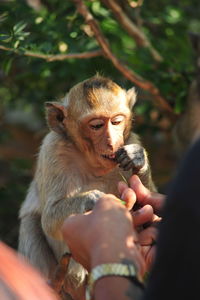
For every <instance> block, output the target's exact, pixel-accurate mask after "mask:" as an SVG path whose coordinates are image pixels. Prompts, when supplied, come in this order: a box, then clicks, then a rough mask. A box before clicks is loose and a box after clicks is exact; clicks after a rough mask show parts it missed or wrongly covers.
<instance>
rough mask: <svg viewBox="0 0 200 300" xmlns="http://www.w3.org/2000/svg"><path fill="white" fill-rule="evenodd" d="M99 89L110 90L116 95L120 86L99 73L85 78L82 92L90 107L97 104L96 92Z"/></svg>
mask: <svg viewBox="0 0 200 300" xmlns="http://www.w3.org/2000/svg"><path fill="white" fill-rule="evenodd" d="M100 89H104V90H107V91H108V92H109V91H110V92H112V93H114V94H116V95H117V94H118V92H119V90H120V89H121V88H120V87H119V86H118V85H117V84H116V83H115V82H113V81H112V80H111V79H110V78H107V77H103V76H101V75H99V74H96V75H95V76H93V77H91V78H89V79H87V80H85V81H84V82H83V93H84V96H85V97H86V99H87V102H88V104H89V106H90V107H94V106H96V105H97V104H98V101H97V97H96V92H97V91H99V90H100Z"/></svg>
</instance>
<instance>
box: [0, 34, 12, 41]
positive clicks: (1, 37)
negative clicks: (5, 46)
mask: <svg viewBox="0 0 200 300" xmlns="http://www.w3.org/2000/svg"><path fill="white" fill-rule="evenodd" d="M11 40H12V37H11V36H10V35H8V34H4V33H2V34H0V41H2V42H4V43H9V42H10V41H11Z"/></svg>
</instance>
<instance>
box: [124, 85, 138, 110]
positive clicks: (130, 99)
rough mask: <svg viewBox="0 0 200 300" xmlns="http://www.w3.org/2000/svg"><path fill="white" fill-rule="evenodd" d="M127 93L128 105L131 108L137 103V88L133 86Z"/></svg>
mask: <svg viewBox="0 0 200 300" xmlns="http://www.w3.org/2000/svg"><path fill="white" fill-rule="evenodd" d="M126 95H127V100H128V105H129V108H130V109H132V107H133V106H134V105H135V102H136V98H137V97H136V96H137V94H136V91H135V88H134V87H132V88H131V89H129V90H128V91H126Z"/></svg>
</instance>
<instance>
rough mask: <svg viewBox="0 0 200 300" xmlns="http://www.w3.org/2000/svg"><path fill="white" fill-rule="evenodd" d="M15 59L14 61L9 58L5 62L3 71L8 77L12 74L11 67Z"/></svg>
mask: <svg viewBox="0 0 200 300" xmlns="http://www.w3.org/2000/svg"><path fill="white" fill-rule="evenodd" d="M13 59H14V58H13V57H12V58H9V59H6V60H4V62H3V66H2V68H3V71H4V73H5V74H6V75H8V73H9V72H10V69H11V67H12V62H13Z"/></svg>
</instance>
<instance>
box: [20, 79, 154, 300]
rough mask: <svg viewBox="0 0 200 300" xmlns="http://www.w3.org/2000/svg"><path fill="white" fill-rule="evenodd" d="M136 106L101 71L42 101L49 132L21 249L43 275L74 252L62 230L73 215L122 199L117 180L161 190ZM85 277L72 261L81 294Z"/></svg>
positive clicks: (23, 220) (72, 277)
mask: <svg viewBox="0 0 200 300" xmlns="http://www.w3.org/2000/svg"><path fill="white" fill-rule="evenodd" d="M135 102H136V92H135V88H131V89H129V90H127V91H126V90H125V89H123V88H121V87H120V86H119V85H118V84H116V83H115V82H113V81H112V80H111V79H109V78H106V77H103V76H100V75H98V74H97V75H95V76H93V77H91V78H89V79H86V80H84V81H83V82H80V83H78V84H76V85H75V86H74V87H72V88H71V89H70V90H69V92H68V94H67V95H66V97H64V99H63V100H61V101H58V102H46V103H45V107H46V119H47V123H48V126H49V129H50V131H49V133H48V134H47V135H46V136H45V137H44V140H43V142H42V145H41V147H40V151H39V154H38V158H37V165H36V171H35V175H34V178H33V181H32V182H31V184H30V187H29V190H28V193H27V196H26V198H25V201H24V202H23V204H22V206H21V209H20V213H19V218H20V230H19V252H20V253H22V254H23V255H24V256H25V257H27V259H28V260H29V261H30V262H31V263H32V264H33V265H34V266H35V267H36V268H37V269H39V270H40V271H41V272H42V273H43V275H44V276H45V277H46V278H51V277H52V276H53V273H54V271H55V268H56V265H57V263H58V261H59V260H60V258H61V257H62V255H63V254H64V253H66V252H69V249H68V247H67V245H66V244H65V242H64V241H63V237H62V233H61V226H62V224H63V222H64V220H65V219H66V218H67V217H68V216H70V215H71V214H81V213H84V212H87V211H89V210H91V209H92V208H93V206H94V204H95V202H96V201H98V199H99V198H100V197H102V196H103V195H104V194H105V193H106V194H107V193H111V194H114V195H115V196H116V197H120V195H119V192H118V190H117V183H118V182H119V181H120V180H122V177H123V178H126V179H127V180H128V178H129V177H130V176H131V175H132V174H133V173H136V174H138V176H139V177H140V179H141V180H142V182H143V183H144V185H145V186H146V187H148V188H149V189H150V190H152V191H154V190H155V189H156V188H155V185H154V183H153V180H152V175H151V168H150V165H149V161H148V157H147V152H146V150H145V149H144V148H143V146H142V144H141V141H140V138H139V136H138V135H137V134H136V133H133V132H132V131H131V127H132V118H133V113H132V108H133V106H134V104H135ZM80 234H81V229H80ZM86 274H87V272H86V271H85V270H84V269H83V267H82V266H80V265H79V264H78V263H76V262H75V261H73V260H71V261H70V265H69V268H68V271H67V274H66V282H67V284H68V285H69V284H70V285H71V286H72V288H74V289H77V288H78V287H79V286H81V285H82V284H83V283H84V280H85V278H86ZM67 284H66V286H67ZM66 289H67V288H66ZM67 299H71V298H70V296H69V298H67ZM77 299H79V297H78V296H77ZM80 299H81V298H80Z"/></svg>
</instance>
